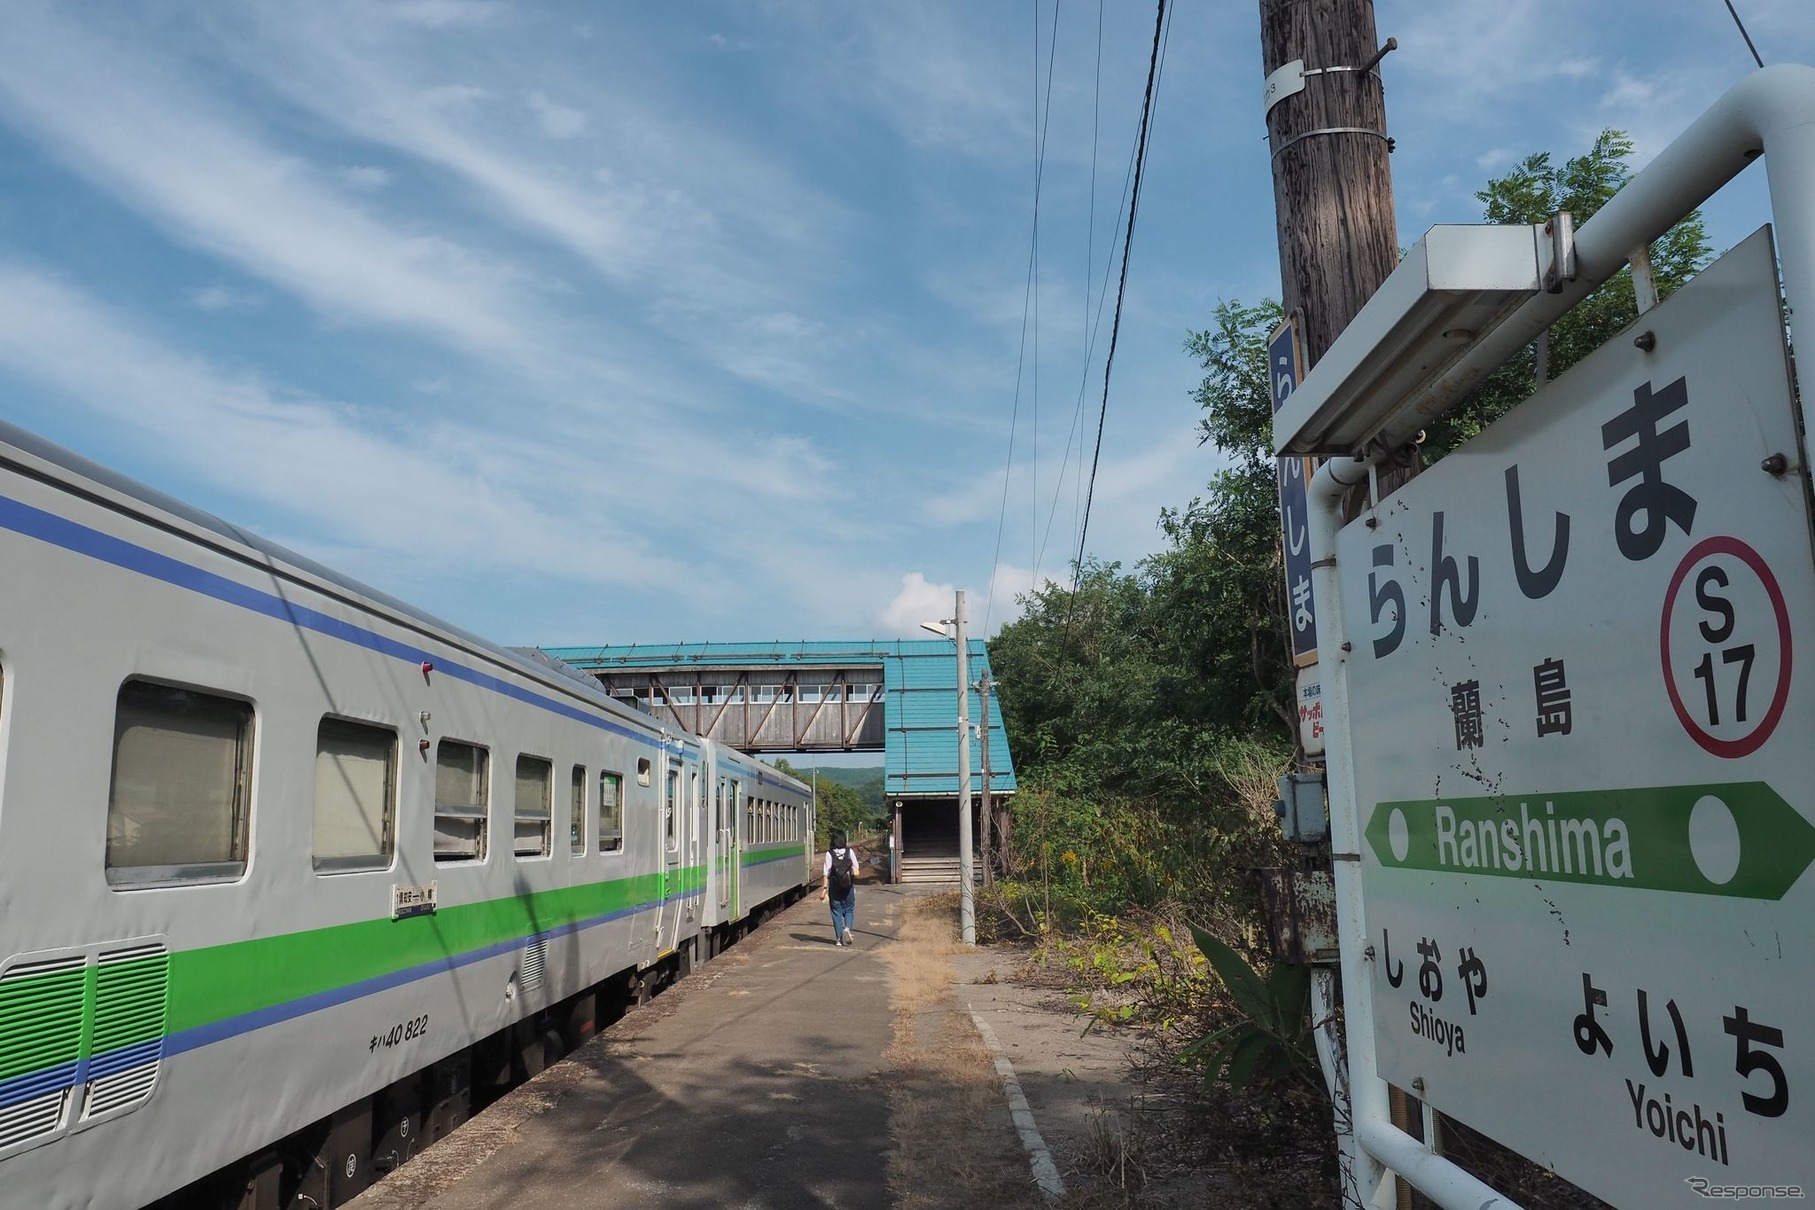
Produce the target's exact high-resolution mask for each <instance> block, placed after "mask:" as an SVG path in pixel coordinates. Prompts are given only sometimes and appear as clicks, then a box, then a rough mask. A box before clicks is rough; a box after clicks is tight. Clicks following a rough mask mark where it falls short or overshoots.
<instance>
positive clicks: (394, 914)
mask: <svg viewBox="0 0 1815 1210" xmlns="http://www.w3.org/2000/svg"><path fill="white" fill-rule="evenodd" d="M436 886H437V884H436V883H433V882H431V883H428V884H426V885H424V886H396V885H393V886H392V887H391V919H393V920H403V919H405V918H406V917H409V916H428V915H432V914H433V913H434V911H435V905H436V899H435V892H436Z"/></svg>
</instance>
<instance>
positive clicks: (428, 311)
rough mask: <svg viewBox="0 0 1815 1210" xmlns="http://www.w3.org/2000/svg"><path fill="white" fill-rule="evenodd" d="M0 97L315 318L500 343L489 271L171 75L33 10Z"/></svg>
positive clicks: (513, 330)
mask: <svg viewBox="0 0 1815 1210" xmlns="http://www.w3.org/2000/svg"><path fill="white" fill-rule="evenodd" d="M0 109H4V110H7V111H10V113H11V115H12V116H13V117H14V118H15V119H16V120H17V121H18V122H20V123H21V124H23V125H24V126H25V127H26V128H27V129H28V130H29V131H30V132H31V133H33V134H35V135H36V136H37V137H38V138H39V140H40V141H41V142H42V144H43V145H44V147H45V149H46V150H47V151H49V152H50V153H51V154H53V155H56V156H59V157H61V158H64V159H66V160H67V161H69V162H70V164H71V165H72V166H73V167H75V168H76V169H78V170H79V171H81V172H82V173H84V174H85V175H87V176H89V177H91V178H92V179H93V180H94V181H95V182H96V183H97V184H99V185H101V186H102V187H103V188H105V189H106V190H108V191H109V192H110V193H112V194H113V195H114V196H115V197H116V198H117V199H118V200H120V201H121V202H123V203H124V204H126V205H128V206H132V207H134V208H135V209H138V210H140V211H141V212H143V213H145V214H146V215H147V216H148V217H150V218H152V219H153V220H154V221H156V222H158V223H159V224H161V225H163V226H164V227H166V228H167V229H168V230H169V231H170V233H171V234H172V235H173V236H175V237H176V238H178V239H180V240H182V241H183V242H185V243H187V244H189V245H191V246H193V247H197V248H201V249H203V250H205V251H207V252H210V253H213V254H215V255H220V256H224V257H226V258H228V259H230V260H232V261H234V262H236V263H237V264H239V265H240V266H242V267H243V268H245V269H246V270H248V271H249V272H252V273H255V274H257V275H259V276H261V277H264V278H266V279H267V280H270V281H272V282H273V283H275V284H277V285H279V286H281V287H283V288H285V289H287V290H291V291H294V292H295V293H297V294H299V295H301V296H302V297H303V298H305V299H307V300H308V301H309V302H310V303H311V304H312V305H313V306H316V307H318V308H320V309H322V310H323V311H325V312H327V313H328V314H330V315H333V316H337V317H347V316H357V317H362V318H366V319H373V320H378V321H382V322H388V323H400V324H405V325H409V326H413V327H419V328H424V329H427V330H430V331H432V332H435V333H437V334H440V335H442V336H445V337H449V338H453V339H455V340H457V341H459V342H461V343H463V344H474V345H479V346H482V347H487V348H492V349H500V348H507V347H511V346H516V345H519V344H520V343H521V340H522V336H521V334H520V332H519V331H518V328H517V321H516V319H514V318H513V315H514V314H515V313H516V312H517V310H518V309H519V308H518V307H517V306H516V305H513V301H512V298H511V291H510V290H509V288H508V287H507V284H506V281H505V276H506V275H505V274H503V273H501V272H500V270H499V268H498V267H497V266H493V265H488V264H486V263H485V261H484V259H483V258H482V257H480V256H478V255H475V254H474V253H472V252H470V251H469V250H467V249H465V248H462V247H461V246H459V245H458V244H456V243H454V242H453V241H452V240H450V239H448V238H446V237H444V236H440V235H436V234H433V233H431V232H427V231H423V230H420V229H418V230H400V229H396V228H392V227H387V226H386V225H385V224H383V223H381V222H379V221H378V220H376V219H374V218H373V217H371V216H370V215H368V214H367V213H365V212H364V211H361V210H359V209H357V208H356V207H354V206H352V205H349V204H348V203H346V202H345V201H343V200H341V199H340V198H338V197H336V196H334V195H333V194H332V193H330V192H328V191H326V190H324V189H322V187H321V186H320V184H319V182H317V181H316V180H315V179H314V177H313V174H312V173H311V172H310V171H309V169H308V168H307V167H306V166H305V165H304V164H303V163H301V162H300V161H298V160H297V159H295V158H293V157H291V156H287V155H283V154H280V153H277V152H275V151H272V150H271V149H269V148H267V147H266V146H264V145H263V144H261V143H260V142H259V140H258V139H257V138H256V137H254V136H252V135H250V134H248V133H247V132H245V131H244V130H242V129H240V128H239V127H238V125H237V124H236V123H234V122H233V121H232V120H231V119H229V118H227V117H226V116H225V114H224V113H223V112H221V111H219V110H217V109H215V108H213V107H211V106H210V105H209V104H208V103H207V102H206V101H205V100H203V99H202V98H201V97H200V96H198V95H196V94H194V93H192V92H191V91H190V89H189V88H187V87H186V86H185V85H183V84H182V83H179V82H178V81H177V80H176V79H174V78H173V77H172V76H171V75H169V74H167V73H165V72H163V71H160V70H159V69H157V68H154V67H153V66H151V65H150V64H149V63H146V62H142V61H139V60H137V59H135V58H133V57H132V56H131V55H129V54H128V53H126V52H125V51H123V50H122V49H121V48H119V47H117V46H114V45H111V44H108V43H106V42H104V41H102V40H101V39H99V38H95V37H91V36H89V35H88V34H87V33H86V32H84V31H83V30H82V29H81V28H80V27H79V26H78V25H76V24H74V23H72V22H68V21H64V20H61V19H59V18H57V17H53V16H51V15H50V14H49V13H48V12H47V11H43V10H38V11H35V12H31V13H27V14H21V13H20V12H19V11H18V10H15V11H14V12H13V13H12V14H11V16H10V20H9V27H8V31H7V37H6V38H5V39H3V40H0Z"/></svg>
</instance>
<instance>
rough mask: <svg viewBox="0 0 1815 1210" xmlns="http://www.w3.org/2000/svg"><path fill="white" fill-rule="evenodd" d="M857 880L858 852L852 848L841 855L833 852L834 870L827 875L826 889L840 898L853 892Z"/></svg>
mask: <svg viewBox="0 0 1815 1210" xmlns="http://www.w3.org/2000/svg"><path fill="white" fill-rule="evenodd" d="M856 882H857V854H855V853H853V852H852V851H851V850H850V849H846V850H845V851H844V856H843V857H840V856H838V855H837V854H836V853H834V854H832V871H831V873H829V874H827V875H826V889H827V890H828V891H830V892H831V893H832V894H833V895H835V896H836V897H838V898H839V899H843V898H844V897H845V896H846V895H849V894H850V893H851V888H852V887H853V886H855V885H856Z"/></svg>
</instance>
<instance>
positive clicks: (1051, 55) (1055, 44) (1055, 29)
mask: <svg viewBox="0 0 1815 1210" xmlns="http://www.w3.org/2000/svg"><path fill="white" fill-rule="evenodd" d="M1058 54H1059V0H1052V33H1051V36H1050V37H1049V39H1048V41H1047V50H1046V104H1045V106H1044V107H1043V108H1042V110H1041V113H1040V117H1039V121H1038V125H1039V129H1040V145H1039V151H1038V153H1037V155H1036V156H1035V160H1034V285H1033V300H1034V364H1033V380H1034V382H1033V387H1034V418H1033V453H1032V455H1031V456H1030V457H1029V458H1028V460H1027V466H1028V473H1029V477H1030V486H1029V489H1028V490H1029V500H1030V502H1031V503H1032V505H1033V508H1032V516H1031V518H1030V522H1031V523H1030V524H1029V526H1028V529H1029V534H1028V546H1029V550H1028V553H1029V554H1031V555H1032V556H1033V577H1034V581H1035V582H1036V583H1038V582H1039V579H1040V554H1041V551H1040V546H1039V529H1040V184H1041V182H1042V180H1043V179H1044V177H1045V174H1046V136H1047V135H1049V134H1051V133H1052V69H1053V63H1054V61H1055V60H1056V59H1057V58H1058ZM1039 96H1040V0H1034V98H1035V100H1036V101H1037V100H1038V99H1039Z"/></svg>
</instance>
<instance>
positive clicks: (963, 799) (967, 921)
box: [921, 588, 977, 945]
mask: <svg viewBox="0 0 1815 1210" xmlns="http://www.w3.org/2000/svg"><path fill="white" fill-rule="evenodd" d="M921 625H922V626H923V627H925V628H926V629H928V630H932V631H936V632H937V633H939V634H942V635H943V634H945V627H944V626H935V625H933V624H931V623H929V622H922V623H921ZM952 630H953V632H954V633H952V634H949V635H946V637H947V638H950V639H952V640H953V641H955V642H956V643H957V644H958V937H959V940H961V941H962V942H963V943H964V944H965V945H975V944H977V904H976V894H975V888H974V887H973V886H972V885H971V718H970V715H971V709H970V647H969V644H968V642H967V640H966V639H965V635H964V590H963V589H962V588H960V589H959V590H958V596H957V602H956V604H955V605H954V606H953V609H952Z"/></svg>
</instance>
